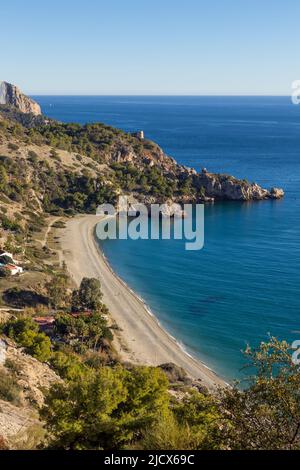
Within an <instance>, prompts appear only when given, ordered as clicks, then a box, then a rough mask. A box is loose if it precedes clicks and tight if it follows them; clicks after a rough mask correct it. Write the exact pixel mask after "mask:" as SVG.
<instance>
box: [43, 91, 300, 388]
mask: <svg viewBox="0 0 300 470" xmlns="http://www.w3.org/2000/svg"><path fill="white" fill-rule="evenodd" d="M35 98H36V99H37V100H38V101H39V102H40V103H41V105H42V109H43V112H44V113H45V114H47V115H48V116H50V117H53V118H56V119H59V120H61V121H72V122H79V123H86V122H93V121H101V122H105V123H107V124H110V125H113V126H116V127H119V128H121V129H124V130H126V131H133V130H137V129H143V130H144V131H145V134H146V137H147V138H149V139H152V140H155V141H156V142H157V143H158V144H160V145H161V147H162V148H163V149H164V150H165V152H166V153H167V154H169V155H171V156H173V157H175V158H176V159H177V160H178V162H180V163H183V164H185V165H189V166H193V167H195V168H196V169H198V170H199V169H201V168H202V167H206V168H208V169H209V170H210V171H215V172H225V173H230V174H232V175H235V176H238V177H242V178H244V177H246V178H247V179H248V180H251V181H256V182H257V183H259V184H261V185H262V186H265V187H271V186H279V187H283V188H284V190H285V191H286V197H285V199H284V200H282V201H263V202H258V203H250V204H247V203H244V204H241V203H234V202H232V203H231V202H229V203H219V204H215V205H213V206H207V207H206V208H205V247H204V249H203V250H201V251H198V252H195V251H194V252H189V251H185V250H184V242H183V241H178V240H176V241H174V240H171V241H151V240H150V241H147V240H143V241H130V240H128V241H124V240H123V241H122V240H117V241H106V242H105V243H103V245H102V246H103V249H104V252H105V254H106V256H107V257H108V259H109V261H110V263H111V265H112V266H113V268H114V269H115V271H116V272H117V273H118V274H119V275H120V276H121V277H122V278H123V279H124V280H125V281H126V282H127V283H128V284H129V285H130V286H131V287H132V288H133V289H134V290H135V291H136V292H137V293H138V294H139V295H140V296H141V297H143V298H144V300H145V301H146V303H147V304H148V305H149V306H150V308H151V309H152V311H153V312H154V313H155V315H156V316H157V317H158V319H159V320H160V322H161V323H162V324H163V325H164V326H165V327H166V328H167V330H168V331H169V332H170V333H171V334H172V335H174V336H175V337H176V338H177V339H178V341H180V342H181V343H182V345H184V347H185V348H186V349H187V350H188V351H189V352H191V353H192V354H193V355H195V356H197V357H199V358H200V359H202V360H203V361H204V362H205V363H206V364H207V365H209V366H210V367H211V368H213V369H214V370H215V371H216V372H218V373H219V374H220V375H222V376H223V377H225V378H227V379H232V378H236V377H238V376H240V375H241V372H240V368H241V367H242V365H243V357H242V354H241V352H240V351H241V349H243V348H244V347H245V346H246V344H247V343H250V344H251V345H258V343H259V342H260V341H263V340H266V339H267V337H268V333H270V334H272V335H275V336H277V337H279V338H281V339H287V340H289V341H292V340H294V339H300V295H299V288H300V269H299V268H300V245H299V241H300V240H299V238H300V237H299V231H300V213H299V210H300V199H299V184H300V106H295V105H292V104H291V101H290V99H289V98H284V97H273V98H272V97H268V98H267V97H126V96H122V97H99V96H98V97H63V96H61V97H53V96H51V97H45V96H41V97H35Z"/></svg>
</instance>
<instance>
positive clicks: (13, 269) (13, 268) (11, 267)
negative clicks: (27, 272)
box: [3, 264, 23, 276]
mask: <svg viewBox="0 0 300 470" xmlns="http://www.w3.org/2000/svg"><path fill="white" fill-rule="evenodd" d="M3 267H4V269H6V270H7V271H8V272H9V273H10V274H11V275H12V276H15V275H16V274H22V272H23V268H21V266H16V265H15V264H6V265H4V266H3Z"/></svg>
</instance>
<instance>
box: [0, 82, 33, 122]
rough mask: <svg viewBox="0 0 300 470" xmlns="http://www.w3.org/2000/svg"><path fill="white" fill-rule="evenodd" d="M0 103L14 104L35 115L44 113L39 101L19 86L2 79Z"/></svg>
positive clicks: (21, 109)
mask: <svg viewBox="0 0 300 470" xmlns="http://www.w3.org/2000/svg"><path fill="white" fill-rule="evenodd" d="M0 104H6V105H10V106H13V107H14V108H17V109H18V110H19V111H21V112H22V113H31V114H34V115H35V116H39V115H40V114H42V111H41V107H40V105H39V104H38V103H36V102H35V101H34V100H33V99H31V98H29V97H28V96H26V95H24V94H23V93H22V92H21V91H20V90H19V88H18V87H16V86H15V85H12V84H11V83H7V82H1V81H0Z"/></svg>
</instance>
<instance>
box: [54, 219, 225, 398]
mask: <svg viewBox="0 0 300 470" xmlns="http://www.w3.org/2000/svg"><path fill="white" fill-rule="evenodd" d="M97 222H99V217H97V216H93V215H85V216H78V217H75V218H72V219H70V220H68V221H67V222H66V228H65V229H64V230H63V233H62V235H61V248H62V258H63V260H64V261H65V263H66V265H67V268H68V271H69V273H70V275H71V276H72V278H73V280H74V282H75V283H76V284H77V285H79V283H80V281H81V279H82V278H83V277H96V278H98V279H100V281H101V284H102V291H103V300H104V303H105V304H106V305H107V307H108V308H109V310H110V313H111V315H112V318H113V319H114V320H115V322H116V323H117V325H118V327H119V328H120V333H118V334H117V341H116V343H115V346H116V349H117V350H118V352H119V354H120V356H121V357H122V359H123V360H125V361H131V362H134V363H136V364H146V365H159V364H163V363H166V362H173V363H175V364H177V365H178V366H181V367H183V368H184V369H185V370H186V372H187V373H188V374H189V375H190V376H191V377H192V378H193V379H197V380H201V381H202V383H203V385H205V386H206V387H208V388H209V389H213V388H215V387H216V386H224V384H225V382H224V381H223V380H222V379H221V378H219V377H218V376H217V375H216V374H215V373H214V372H213V371H211V370H210V369H209V368H207V367H206V366H205V365H204V364H202V363H201V362H200V361H198V360H196V359H194V358H192V357H191V356H190V355H188V354H187V353H186V352H185V351H184V350H183V349H181V347H180V346H179V344H178V343H177V342H176V340H175V339H173V338H172V337H171V336H170V335H169V334H168V333H167V332H166V331H165V330H164V329H163V328H162V327H161V326H160V324H159V323H158V321H157V320H156V318H155V317H154V316H153V315H151V313H150V312H149V311H148V310H147V308H146V305H145V304H144V303H143V302H142V301H141V300H140V299H139V298H138V297H137V296H136V295H135V294H134V292H132V291H131V290H130V289H129V288H128V286H127V285H126V284H125V283H124V282H123V281H122V280H121V279H120V278H119V277H118V276H117V275H116V274H115V273H114V272H113V271H112V269H111V268H110V266H109V264H108V263H107V261H106V259H105V258H104V256H103V254H102V253H101V250H100V249H99V248H98V245H97V244H96V241H95V239H94V230H95V226H96V224H97Z"/></svg>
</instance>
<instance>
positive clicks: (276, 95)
mask: <svg viewBox="0 0 300 470" xmlns="http://www.w3.org/2000/svg"><path fill="white" fill-rule="evenodd" d="M28 95H29V96H86V97H95V96H109V97H110V96H117V97H118V96H130V97H131V96H132V97H139V96H147V97H151V96H153V97H156V96H161V97H166V96H169V97H229V98H230V97H237V98H238V97H245V98H246V97H282V98H289V97H290V96H291V95H282V94H168V93H167V94H166V93H165V94H162V93H158V94H153V93H151V94H145V93H141V94H131V93H89V94H87V93H28Z"/></svg>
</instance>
